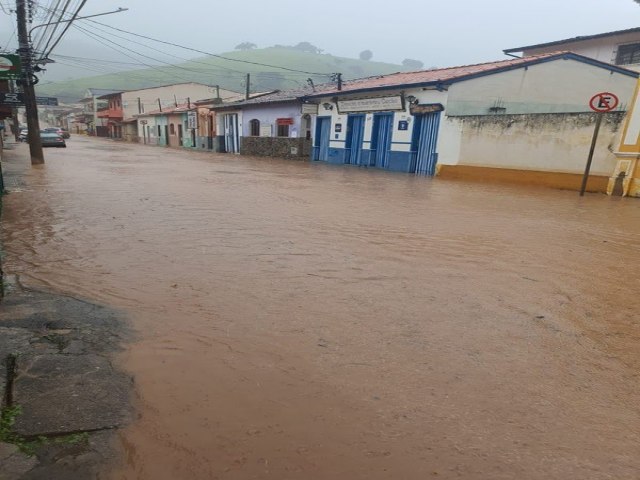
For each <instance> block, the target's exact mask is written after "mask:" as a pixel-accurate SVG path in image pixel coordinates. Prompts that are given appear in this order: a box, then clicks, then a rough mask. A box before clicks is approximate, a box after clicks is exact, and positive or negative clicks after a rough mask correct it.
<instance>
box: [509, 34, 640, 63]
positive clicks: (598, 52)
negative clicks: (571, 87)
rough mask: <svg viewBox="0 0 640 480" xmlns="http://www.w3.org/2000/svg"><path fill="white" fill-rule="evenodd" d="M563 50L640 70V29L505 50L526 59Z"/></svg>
mask: <svg viewBox="0 0 640 480" xmlns="http://www.w3.org/2000/svg"><path fill="white" fill-rule="evenodd" d="M559 50H563V51H565V50H566V51H571V52H574V53H577V54H579V55H584V56H585V57H589V58H593V59H595V60H599V61H601V62H607V63H612V64H614V65H621V66H624V67H626V68H631V69H633V70H640V28H630V29H627V30H618V31H615V32H606V33H597V34H595V35H584V36H579V37H573V38H566V39H564V40H555V41H552V42H546V43H538V44H535V45H526V46H524V47H515V48H507V49H506V50H503V51H504V53H505V54H507V55H509V54H516V53H520V54H522V56H523V57H529V56H532V55H541V54H545V53H551V52H557V51H559Z"/></svg>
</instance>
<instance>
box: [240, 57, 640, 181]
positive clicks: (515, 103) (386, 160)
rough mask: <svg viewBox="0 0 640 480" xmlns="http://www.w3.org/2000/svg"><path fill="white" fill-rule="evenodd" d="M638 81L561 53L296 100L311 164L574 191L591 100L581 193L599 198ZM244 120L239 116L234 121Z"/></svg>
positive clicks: (384, 79)
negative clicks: (308, 109)
mask: <svg viewBox="0 0 640 480" xmlns="http://www.w3.org/2000/svg"><path fill="white" fill-rule="evenodd" d="M637 77H638V73H637V72H635V71H633V70H629V69H626V68H622V67H619V66H615V65H611V64H609V63H605V62H601V61H598V60H594V59H592V58H587V57H585V56H582V55H577V54H575V53H570V52H556V53H549V54H543V55H532V56H528V57H525V58H515V59H510V60H503V61H498V62H490V63H482V64H477V65H466V66H461V67H452V68H443V69H437V70H426V71H418V72H403V73H396V74H391V75H383V76H377V77H369V78H363V79H357V80H353V81H347V82H344V83H343V84H342V85H333V86H332V87H331V88H330V89H327V88H326V87H325V86H322V88H320V89H319V91H318V92H316V93H314V94H310V95H306V96H305V97H303V98H302V100H303V102H305V103H312V104H315V105H317V108H318V115H317V117H316V120H315V126H314V132H315V135H314V146H313V152H312V159H313V160H315V161H323V162H329V163H335V164H350V165H358V166H367V167H376V168H382V169H386V170H393V171H400V172H409V173H416V174H421V175H434V174H436V173H439V174H440V175H441V176H442V177H459V178H476V179H483V180H506V181H516V182H527V183H529V182H533V183H542V184H545V185H549V186H554V187H560V188H571V189H573V188H577V187H578V186H579V185H580V178H581V173H582V171H583V170H584V164H585V160H586V156H587V153H588V151H589V145H590V140H591V133H592V132H593V125H594V122H595V118H596V114H594V113H593V112H592V111H591V110H590V107H589V103H590V99H591V98H592V97H593V96H594V94H596V93H598V92H610V93H613V94H615V95H616V96H617V98H618V99H619V101H618V106H617V110H616V111H615V112H612V113H609V114H606V118H605V121H604V122H603V128H602V130H601V140H600V142H599V144H598V148H597V150H596V152H595V156H594V161H593V166H592V172H593V176H592V179H591V182H590V183H589V187H588V188H589V189H590V190H596V191H605V190H606V185H607V182H608V180H609V176H610V175H611V172H612V171H613V169H614V167H615V163H616V160H615V156H614V155H613V154H612V153H611V152H610V150H609V148H608V146H609V144H610V143H611V142H612V141H613V139H614V137H616V135H618V127H619V124H620V122H621V120H622V117H623V114H624V110H625V109H626V106H627V105H628V104H629V102H630V101H631V98H632V95H633V92H634V87H635V84H636V79H637ZM244 120H245V122H246V121H247V117H246V115H245V116H244Z"/></svg>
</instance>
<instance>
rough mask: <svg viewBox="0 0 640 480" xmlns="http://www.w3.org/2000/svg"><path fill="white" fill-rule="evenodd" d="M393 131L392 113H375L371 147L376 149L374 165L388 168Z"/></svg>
mask: <svg viewBox="0 0 640 480" xmlns="http://www.w3.org/2000/svg"><path fill="white" fill-rule="evenodd" d="M392 132H393V114H392V113H382V114H376V115H374V117H373V134H372V137H371V149H372V150H374V151H375V156H374V160H375V163H374V165H375V166H376V167H378V168H387V167H388V166H389V151H390V150H391V133H392Z"/></svg>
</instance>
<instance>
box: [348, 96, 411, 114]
mask: <svg viewBox="0 0 640 480" xmlns="http://www.w3.org/2000/svg"><path fill="white" fill-rule="evenodd" d="M389 110H404V109H403V105H402V96H400V95H395V96H393V97H377V98H359V99H357V100H338V113H355V112H381V111H389Z"/></svg>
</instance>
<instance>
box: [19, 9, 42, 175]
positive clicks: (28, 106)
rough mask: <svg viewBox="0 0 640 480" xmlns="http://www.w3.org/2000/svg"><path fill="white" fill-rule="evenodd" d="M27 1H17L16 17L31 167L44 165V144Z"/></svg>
mask: <svg viewBox="0 0 640 480" xmlns="http://www.w3.org/2000/svg"><path fill="white" fill-rule="evenodd" d="M25 4H26V0H16V17H17V22H18V43H19V48H18V53H19V54H20V60H21V61H22V81H21V82H20V84H21V85H22V90H23V92H24V106H25V110H26V112H27V129H28V130H29V133H28V137H27V138H28V140H29V152H30V153H31V165H41V164H43V163H44V154H43V153H42V142H41V141H40V121H39V120H38V104H37V103H36V91H35V89H34V88H33V86H34V82H33V79H34V75H33V63H32V61H33V55H32V52H31V45H30V44H29V33H28V31H27V12H26V5H25Z"/></svg>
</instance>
